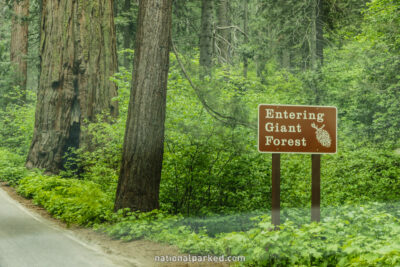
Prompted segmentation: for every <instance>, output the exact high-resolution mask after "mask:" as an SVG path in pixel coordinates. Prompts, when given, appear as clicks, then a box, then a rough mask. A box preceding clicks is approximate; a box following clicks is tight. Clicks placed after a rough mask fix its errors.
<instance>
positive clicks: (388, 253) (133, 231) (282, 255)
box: [98, 202, 400, 266]
mask: <svg viewBox="0 0 400 267" xmlns="http://www.w3.org/2000/svg"><path fill="white" fill-rule="evenodd" d="M285 212H286V218H284V223H283V224H282V225H281V226H280V230H279V231H273V230H272V229H273V225H271V223H270V220H271V218H270V216H268V215H261V216H256V217H253V218H252V219H251V220H253V221H254V226H253V227H252V228H251V229H248V230H246V231H241V232H231V233H220V234H218V235H216V237H214V238H212V237H210V236H209V235H208V234H207V229H206V228H203V229H200V230H199V231H193V229H192V228H190V227H189V226H185V225H182V224H181V223H180V222H181V221H182V218H180V217H176V216H165V215H163V214H162V213H159V212H158V211H153V212H151V213H145V214H138V213H129V212H128V213H127V214H126V216H125V217H123V218H122V219H120V220H119V221H118V222H117V223H115V224H112V225H102V226H100V227H98V228H99V229H100V230H102V231H104V232H106V233H108V234H110V235H111V236H113V237H116V238H122V239H123V240H133V239H138V238H143V237H145V238H148V239H152V240H156V241H162V242H167V243H170V244H174V245H176V246H178V247H179V248H180V249H181V251H183V252H188V253H197V254H200V255H206V254H209V253H211V254H214V255H242V256H245V257H246V262H245V265H250V266H376V265H382V266H397V265H398V264H400V254H399V248H400V241H399V240H398V238H397V237H398V235H399V234H400V213H399V202H394V203H387V204H380V203H368V204H364V205H360V206H357V207H355V206H349V205H347V206H342V207H340V208H332V207H331V208H324V209H323V210H322V218H323V219H322V221H321V223H318V224H317V223H304V221H305V220H309V217H308V216H309V210H308V212H304V210H303V211H300V212H299V210H291V209H286V210H285ZM121 214H122V211H121V212H120V214H119V215H121ZM304 217H306V218H304ZM120 218H121V217H120ZM292 219H294V220H292ZM212 221H213V219H211V220H210V223H211V222H212ZM299 222H302V223H301V224H300V225H299ZM210 225H211V224H210Z"/></svg>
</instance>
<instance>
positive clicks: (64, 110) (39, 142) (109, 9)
mask: <svg viewBox="0 0 400 267" xmlns="http://www.w3.org/2000/svg"><path fill="white" fill-rule="evenodd" d="M40 58H41V72H40V80H39V91H38V99H37V106H36V118H35V130H34V136H33V140H32V144H31V147H30V151H29V155H28V159H27V163H26V166H27V167H28V168H32V167H35V168H40V169H45V170H46V171H47V172H50V173H57V172H58V171H59V170H60V168H62V165H63V156H64V155H65V153H66V152H67V150H68V149H69V148H76V147H79V146H80V144H81V143H83V142H84V143H87V142H88V139H89V138H88V137H87V136H86V135H85V133H84V132H83V131H82V130H81V128H82V125H83V124H84V123H86V121H93V120H95V119H96V115H98V114H100V113H105V114H111V115H116V114H117V112H118V107H117V103H115V102H113V101H112V98H113V97H115V96H116V95H117V90H116V87H115V85H114V84H113V83H111V82H110V81H109V77H110V76H111V75H112V74H113V73H114V72H115V71H116V70H117V61H116V44H115V29H114V18H113V1H112V0H92V1H83V0H43V2H42V20H41V38H40Z"/></svg>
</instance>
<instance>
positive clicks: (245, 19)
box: [243, 0, 249, 78]
mask: <svg viewBox="0 0 400 267" xmlns="http://www.w3.org/2000/svg"><path fill="white" fill-rule="evenodd" d="M243 13H244V14H243V15H244V16H243V31H244V33H245V36H244V43H245V44H248V43H249V37H248V34H249V26H248V25H249V0H243ZM246 52H247V51H246ZM248 66H249V62H248V55H247V53H245V54H244V55H243V76H244V77H245V78H247V69H248Z"/></svg>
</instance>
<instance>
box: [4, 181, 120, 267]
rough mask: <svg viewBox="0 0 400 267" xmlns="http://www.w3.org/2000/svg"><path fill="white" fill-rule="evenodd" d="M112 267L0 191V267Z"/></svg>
mask: <svg viewBox="0 0 400 267" xmlns="http://www.w3.org/2000/svg"><path fill="white" fill-rule="evenodd" d="M25 266H26V267H28V266H29V267H64V266H65V267H81V266H82V267H91V266H93V267H112V266H117V265H115V264H113V263H112V262H111V261H110V260H109V259H108V258H106V256H105V255H102V254H101V253H100V252H97V251H95V249H93V248H91V247H90V246H88V245H85V243H82V242H81V241H78V240H77V239H75V238H74V237H73V236H71V235H70V234H68V232H67V231H66V230H63V229H61V228H60V229H58V228H57V227H55V226H54V225H52V224H51V223H49V222H47V221H46V220H44V219H41V218H39V217H37V215H36V216H35V215H34V214H32V213H30V212H29V211H28V210H26V209H25V208H23V207H22V206H21V205H20V204H19V203H17V202H16V201H15V200H13V199H11V198H10V197H9V196H8V194H7V193H6V192H4V191H3V190H2V189H1V188H0V267H25Z"/></svg>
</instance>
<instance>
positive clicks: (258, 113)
mask: <svg viewBox="0 0 400 267" xmlns="http://www.w3.org/2000/svg"><path fill="white" fill-rule="evenodd" d="M264 105H268V106H292V107H313V108H334V109H335V110H336V127H335V128H336V133H335V134H336V149H335V152H328V153H327V152H325V153H321V152H280V151H260V144H259V141H260V106H264ZM337 125H338V110H337V107H335V106H316V105H293V104H288V105H285V104H258V107H257V150H258V152H259V153H270V154H320V155H324V154H331V155H335V154H337V152H338V138H337V137H338V135H337V128H338V127H337Z"/></svg>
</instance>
